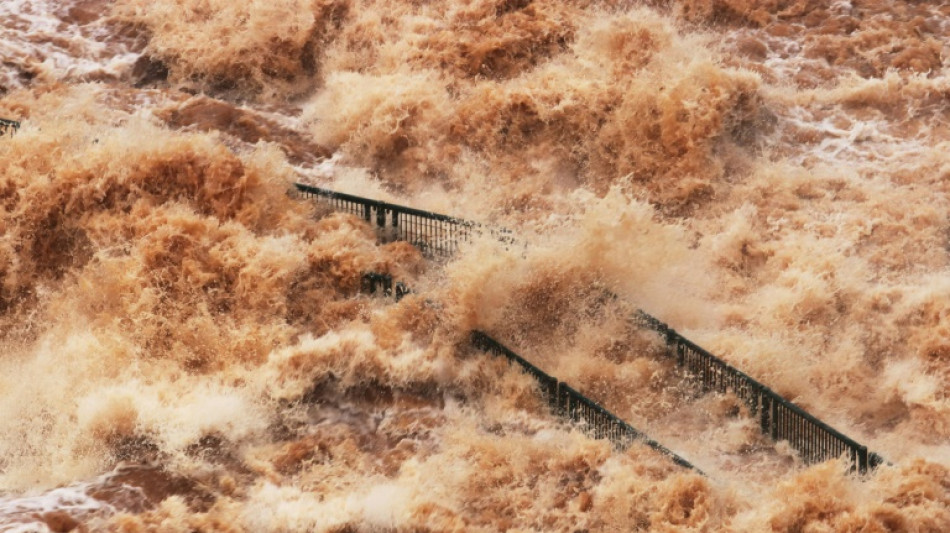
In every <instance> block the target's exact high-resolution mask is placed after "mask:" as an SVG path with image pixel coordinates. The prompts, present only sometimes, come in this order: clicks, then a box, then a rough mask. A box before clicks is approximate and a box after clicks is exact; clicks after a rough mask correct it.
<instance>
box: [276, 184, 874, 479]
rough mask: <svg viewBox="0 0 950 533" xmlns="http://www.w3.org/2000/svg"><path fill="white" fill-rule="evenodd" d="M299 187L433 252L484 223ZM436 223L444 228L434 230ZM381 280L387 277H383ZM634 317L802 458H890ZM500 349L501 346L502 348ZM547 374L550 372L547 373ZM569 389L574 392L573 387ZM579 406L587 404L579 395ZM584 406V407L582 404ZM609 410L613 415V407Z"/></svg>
mask: <svg viewBox="0 0 950 533" xmlns="http://www.w3.org/2000/svg"><path fill="white" fill-rule="evenodd" d="M295 186H296V188H297V190H298V191H299V192H300V193H301V194H302V195H303V196H304V197H320V198H323V199H325V200H327V201H329V203H330V205H331V206H332V207H335V208H337V209H339V210H342V211H347V212H350V213H353V214H356V215H359V216H362V217H363V218H364V219H365V220H367V221H369V220H371V218H372V217H371V215H373V214H375V215H376V222H377V226H379V227H380V228H382V227H384V226H385V225H386V221H387V216H389V217H391V218H390V220H391V222H392V225H393V227H398V226H399V223H400V221H401V220H405V219H408V217H416V219H417V220H416V221H415V222H414V224H413V225H412V226H411V229H406V230H401V231H398V232H395V233H394V234H393V235H394V238H393V240H404V241H408V242H410V243H413V244H415V245H417V246H419V247H420V248H421V249H422V250H423V252H424V253H427V254H428V255H430V256H431V255H435V256H438V257H448V256H450V255H452V254H453V253H455V252H456V251H457V250H458V246H459V244H460V243H461V242H464V241H466V240H468V239H470V238H471V236H472V235H473V232H474V231H477V230H480V229H482V228H483V226H482V225H481V224H478V223H475V222H470V221H466V220H462V219H458V218H455V217H450V216H447V215H440V214H436V213H429V212H427V211H421V210H418V209H412V208H409V207H403V206H398V205H394V204H388V203H385V202H379V201H376V200H370V199H367V198H361V197H359V196H353V195H349V194H343V193H337V192H334V191H330V190H328V189H321V188H318V187H312V186H309V185H303V184H300V183H298V184H295ZM387 214H389V215H387ZM436 223H442V224H443V225H441V226H435V224H436ZM433 227H437V228H438V229H437V230H433V229H432V228H433ZM489 231H490V230H489ZM493 234H494V235H501V236H502V237H501V238H502V240H504V241H506V242H513V239H511V236H510V232H507V231H502V232H493ZM379 283H383V282H382V281H380V282H379ZM389 283H390V285H391V283H392V281H391V280H390V282H389ZM384 290H385V289H384ZM390 290H391V289H390ZM632 322H633V323H634V324H635V325H637V326H638V327H642V328H647V329H651V330H653V331H655V332H657V333H659V334H660V335H661V336H662V337H663V338H664V340H665V342H666V347H667V350H666V354H667V355H668V356H670V357H672V358H674V359H675V360H676V362H677V363H678V364H679V365H680V366H681V367H682V368H684V369H685V371H686V373H687V374H688V375H690V376H691V377H692V381H693V382H694V383H697V384H698V385H699V387H700V388H701V389H702V390H703V391H707V392H708V391H716V392H720V393H726V392H732V393H733V394H735V395H736V396H737V397H738V398H739V399H740V400H742V401H743V402H744V403H745V405H747V406H748V407H749V411H750V413H751V414H752V415H753V416H755V417H757V418H758V420H759V426H760V428H761V430H762V432H763V433H764V434H765V435H767V436H769V437H771V438H772V439H773V440H775V441H782V440H785V441H788V443H789V445H791V446H792V447H793V448H795V449H796V450H798V451H799V453H800V454H801V458H802V460H803V461H805V462H806V463H817V462H822V461H826V460H829V459H836V458H838V457H841V456H842V455H847V457H848V458H849V460H850V461H851V464H852V469H853V470H856V471H858V472H860V473H862V474H863V473H865V472H867V471H868V469H869V468H875V467H877V466H878V465H880V464H882V463H884V462H885V461H884V459H883V458H882V457H881V456H880V455H878V454H876V453H873V452H869V451H868V449H867V447H866V446H864V445H862V444H859V443H858V442H856V441H855V440H853V439H851V438H849V437H847V436H846V435H844V434H842V433H841V432H839V431H837V430H835V429H834V428H832V427H831V426H829V425H828V424H825V423H824V422H822V421H821V420H818V419H817V418H815V417H814V416H812V415H810V414H808V413H807V412H806V411H805V410H804V409H802V408H801V407H799V406H797V405H795V404H794V403H792V402H790V401H788V400H786V399H784V398H782V397H781V396H780V395H778V394H777V393H775V392H774V391H772V390H771V389H769V388H768V387H766V386H765V385H763V384H761V383H759V382H758V381H756V380H754V379H752V378H751V377H749V376H748V375H746V374H745V373H743V372H741V371H739V370H738V369H736V368H735V367H733V366H732V365H730V364H728V363H726V362H725V361H723V360H722V359H720V358H718V357H716V356H715V355H713V354H711V353H709V352H708V351H706V350H704V349H702V348H700V347H699V346H697V345H696V344H694V343H693V342H691V341H690V340H689V339H687V338H685V337H683V336H682V335H680V334H679V333H677V332H676V331H675V330H674V329H672V328H670V327H669V326H668V325H667V324H665V323H663V322H661V321H660V320H658V319H656V318H655V317H653V316H651V315H649V314H647V313H646V312H644V311H641V310H638V311H636V312H635V313H634V316H633V319H632ZM495 344H497V343H495ZM498 346H501V345H500V344H499V345H498ZM501 348H502V349H503V350H504V351H501V352H499V353H503V354H504V355H506V357H509V360H510V361H514V362H517V363H518V364H520V365H521V366H522V367H523V368H525V369H526V371H528V372H529V373H532V374H533V375H535V376H536V377H538V378H539V382H542V387H547V389H545V390H546V392H545V394H546V395H548V397H549V398H550V397H552V396H551V395H552V394H555V395H559V394H561V393H560V392H559V391H560V390H561V384H560V382H557V380H555V383H557V385H556V389H557V390H556V392H554V393H552V392H551V390H552V389H551V387H552V385H551V384H550V381H544V380H545V379H554V378H551V377H550V376H547V374H544V373H543V372H541V371H540V370H538V369H537V368H536V367H533V366H529V365H530V363H528V362H527V361H524V360H523V359H521V358H520V357H518V356H517V355H515V354H514V353H513V352H510V350H507V348H504V347H501ZM494 350H495V351H498V350H497V349H494ZM512 356H514V357H512ZM532 369H534V370H532ZM544 376H547V378H545V377H544ZM565 387H566V385H565ZM567 390H570V391H573V389H570V388H569V387H568V389H567ZM574 392H576V391H574ZM568 394H569V393H568ZM588 401H589V400H588ZM568 405H569V406H570V405H574V404H568ZM577 405H578V406H581V405H587V404H585V403H584V401H582V400H580V399H578V400H577ZM595 405H596V404H595ZM578 409H581V408H580V407H578ZM590 409H591V411H590V412H591V413H595V412H599V411H597V409H595V408H593V407H591V408H590ZM601 409H602V408H601ZM607 414H608V415H609V412H607ZM590 416H594V415H590ZM610 416H611V417H612V416H613V415H610ZM614 418H616V417H614ZM621 422H622V421H621ZM610 424H614V422H610ZM608 427H610V428H613V427H614V426H612V425H609V424H608ZM631 429H632V428H631ZM611 431H613V430H611ZM623 431H627V430H623ZM634 431H636V430H634ZM658 446H659V445H658Z"/></svg>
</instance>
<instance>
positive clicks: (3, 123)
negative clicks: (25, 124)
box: [0, 118, 20, 136]
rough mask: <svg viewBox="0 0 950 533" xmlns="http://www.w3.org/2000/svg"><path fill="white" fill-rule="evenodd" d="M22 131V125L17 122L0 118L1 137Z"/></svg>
mask: <svg viewBox="0 0 950 533" xmlns="http://www.w3.org/2000/svg"><path fill="white" fill-rule="evenodd" d="M18 129H20V123H19V122H17V121H15V120H10V119H6V118H0V136H2V135H6V134H7V133H15V132H16V131H17V130H18Z"/></svg>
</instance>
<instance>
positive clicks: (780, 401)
mask: <svg viewBox="0 0 950 533" xmlns="http://www.w3.org/2000/svg"><path fill="white" fill-rule="evenodd" d="M633 321H634V323H636V324H637V325H638V326H640V327H644V328H647V329H651V330H653V331H655V332H657V333H659V334H660V336H662V337H663V339H664V340H665V341H666V355H667V356H669V357H671V358H674V359H675V360H676V362H677V364H678V365H679V366H680V367H682V368H684V369H685V370H686V373H687V374H688V375H689V376H690V377H692V378H693V381H695V382H697V383H698V384H699V385H700V387H701V388H702V389H703V390H704V391H715V392H719V393H726V392H731V393H733V394H735V395H736V397H737V398H739V399H740V400H742V402H743V403H745V405H746V406H747V407H748V408H749V412H750V413H751V414H752V416H754V417H756V418H758V420H759V427H760V428H761V430H762V433H764V434H766V435H768V436H769V437H771V438H772V440H775V441H782V440H785V441H788V443H789V444H790V445H791V446H792V447H793V448H795V449H796V450H798V451H799V453H800V455H801V458H802V460H803V461H805V462H806V463H819V462H822V461H826V460H828V459H835V458H838V457H841V456H842V455H847V457H848V459H849V460H850V461H851V464H852V468H853V469H855V470H857V471H858V472H860V473H862V474H864V473H866V472H867V471H868V468H876V467H877V466H878V465H880V464H882V463H884V458H883V457H881V456H880V455H878V454H876V453H874V452H869V451H868V449H867V446H864V445H862V444H859V443H858V442H856V441H855V440H854V439H851V438H849V437H847V436H846V435H844V434H842V433H841V432H840V431H838V430H836V429H834V428H832V427H831V426H829V425H828V424H825V423H824V422H822V421H821V420H818V419H817V418H815V417H814V416H812V415H810V414H808V413H807V412H805V410H804V409H802V408H801V407H799V406H797V405H795V404H794V403H792V402H790V401H788V400H786V399H785V398H782V397H781V396H779V395H778V394H777V393H775V392H774V391H772V389H770V388H768V387H766V386H765V385H763V384H762V383H759V382H758V381H756V380H754V379H752V378H751V377H749V376H748V375H747V374H745V373H744V372H742V371H740V370H739V369H737V368H735V367H733V366H732V365H730V364H728V363H726V362H725V361H723V360H722V359H720V358H718V357H716V356H715V355H713V354H711V353H709V352H707V351H706V350H704V349H702V348H700V347H699V346H697V345H696V344H694V343H693V342H692V341H690V340H689V339H687V338H685V337H683V336H682V335H680V334H679V333H677V332H676V330H674V329H673V328H671V327H669V326H668V325H666V324H664V323H663V322H661V321H659V320H657V319H656V318H655V317H653V316H650V315H649V314H647V313H645V312H643V311H640V310H638V311H637V312H636V313H635V314H634V318H633Z"/></svg>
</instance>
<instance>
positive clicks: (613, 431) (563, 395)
mask: <svg viewBox="0 0 950 533" xmlns="http://www.w3.org/2000/svg"><path fill="white" fill-rule="evenodd" d="M472 344H473V345H474V346H475V347H476V348H478V349H480V350H482V351H485V352H489V353H492V354H495V355H500V356H503V357H505V358H506V359H507V360H508V362H509V363H511V364H515V365H517V366H519V367H521V369H522V370H523V371H524V372H525V373H527V374H530V375H531V376H532V377H533V378H534V379H535V380H537V382H538V384H539V385H540V387H541V393H542V396H543V397H544V399H545V401H546V403H547V405H548V407H549V408H550V409H551V411H552V412H553V413H555V414H557V415H558V416H560V417H563V418H566V419H568V420H570V421H571V422H574V423H576V424H579V425H580V426H581V427H583V428H584V430H585V431H586V432H587V434H588V435H590V436H591V437H593V438H595V439H609V440H610V442H612V443H613V444H614V446H616V447H617V448H618V449H620V450H623V449H626V448H627V447H629V446H630V445H631V444H632V443H634V442H642V443H643V444H646V445H647V446H649V447H650V448H653V449H654V450H656V451H658V452H660V453H662V454H663V455H666V456H667V457H669V458H670V459H671V460H672V461H673V462H674V463H676V464H678V465H680V466H682V467H684V468H688V469H690V470H696V471H697V472H699V473H700V474H703V472H702V471H701V470H699V469H698V468H696V467H695V466H693V464H692V463H690V462H689V461H687V460H686V459H683V458H682V457H680V456H679V455H677V454H675V453H673V452H672V451H670V450H669V449H668V448H666V447H665V446H663V445H662V444H660V443H658V442H656V441H655V440H653V439H651V438H649V437H648V436H647V435H646V434H645V433H643V432H642V431H640V430H638V429H636V428H634V427H633V426H631V425H630V424H628V423H626V422H624V421H623V420H621V419H620V418H619V417H618V416H617V415H615V414H613V413H611V412H610V411H608V410H607V409H606V408H604V407H603V406H601V405H600V404H598V403H597V402H595V401H594V400H591V399H590V398H588V397H586V396H584V395H583V394H581V393H580V392H578V391H577V390H575V389H574V388H573V387H571V386H570V385H568V384H567V383H564V382H563V381H559V380H558V379H557V378H555V377H554V376H551V375H549V374H546V373H545V372H544V371H542V370H541V369H540V368H538V367H536V366H534V365H533V364H531V363H530V362H528V361H527V360H526V359H524V358H523V357H521V356H520V355H518V354H516V353H515V352H513V351H511V350H509V349H508V348H506V347H505V346H504V345H502V344H501V343H500V342H498V341H496V340H495V339H493V338H491V337H489V336H488V335H487V334H485V333H483V332H481V331H473V332H472ZM703 475H705V474H703Z"/></svg>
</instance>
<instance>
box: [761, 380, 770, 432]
mask: <svg viewBox="0 0 950 533" xmlns="http://www.w3.org/2000/svg"><path fill="white" fill-rule="evenodd" d="M758 392H759V405H760V406H761V407H760V409H761V412H760V413H759V415H760V424H761V427H762V433H764V434H766V435H771V434H772V432H771V431H770V429H771V420H770V419H771V416H772V398H771V397H770V396H768V395H767V394H765V391H764V390H762V389H759V391H758Z"/></svg>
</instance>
